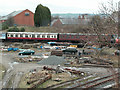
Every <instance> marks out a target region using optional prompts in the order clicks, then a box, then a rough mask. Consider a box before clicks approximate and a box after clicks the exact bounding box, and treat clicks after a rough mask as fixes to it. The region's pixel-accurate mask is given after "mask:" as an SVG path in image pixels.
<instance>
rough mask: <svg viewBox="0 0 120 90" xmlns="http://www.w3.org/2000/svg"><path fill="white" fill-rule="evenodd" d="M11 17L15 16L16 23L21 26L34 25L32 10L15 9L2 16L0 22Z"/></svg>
mask: <svg viewBox="0 0 120 90" xmlns="http://www.w3.org/2000/svg"><path fill="white" fill-rule="evenodd" d="M9 17H13V19H14V24H16V25H19V26H34V13H33V12H31V11H30V10H28V9H26V10H19V11H14V12H12V13H10V14H8V15H6V16H3V17H1V18H0V23H3V22H5V21H6V20H7V19H8V18H9Z"/></svg>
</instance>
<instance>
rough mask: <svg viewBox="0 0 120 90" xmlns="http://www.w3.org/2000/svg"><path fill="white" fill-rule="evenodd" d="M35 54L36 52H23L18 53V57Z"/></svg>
mask: <svg viewBox="0 0 120 90" xmlns="http://www.w3.org/2000/svg"><path fill="white" fill-rule="evenodd" d="M33 54H35V51H34V50H23V51H21V52H19V53H18V55H33Z"/></svg>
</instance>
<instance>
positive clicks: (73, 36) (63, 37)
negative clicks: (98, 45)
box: [59, 33, 86, 41]
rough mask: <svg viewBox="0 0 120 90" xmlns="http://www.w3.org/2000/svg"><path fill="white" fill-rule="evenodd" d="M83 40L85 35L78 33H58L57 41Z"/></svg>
mask: <svg viewBox="0 0 120 90" xmlns="http://www.w3.org/2000/svg"><path fill="white" fill-rule="evenodd" d="M82 40H83V41H85V40H86V36H85V35H83V34H80V33H59V41H82Z"/></svg>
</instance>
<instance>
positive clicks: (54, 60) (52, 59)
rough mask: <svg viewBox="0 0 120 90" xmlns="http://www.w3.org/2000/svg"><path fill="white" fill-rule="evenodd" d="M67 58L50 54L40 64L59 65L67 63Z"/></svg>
mask: <svg viewBox="0 0 120 90" xmlns="http://www.w3.org/2000/svg"><path fill="white" fill-rule="evenodd" d="M65 62H66V61H65V59H64V58H63V57H58V56H49V57H48V58H46V59H43V60H41V61H40V62H38V64H41V65H59V64H63V63H65Z"/></svg>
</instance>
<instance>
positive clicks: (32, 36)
mask: <svg viewBox="0 0 120 90" xmlns="http://www.w3.org/2000/svg"><path fill="white" fill-rule="evenodd" d="M57 35H58V34H57V33H37V32H8V33H7V39H13V40H57Z"/></svg>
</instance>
